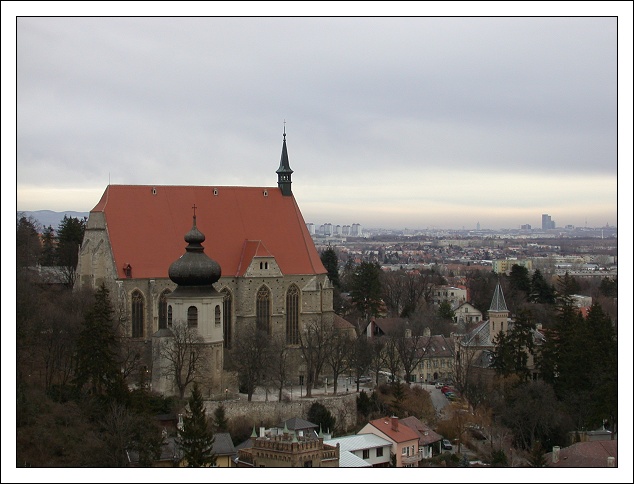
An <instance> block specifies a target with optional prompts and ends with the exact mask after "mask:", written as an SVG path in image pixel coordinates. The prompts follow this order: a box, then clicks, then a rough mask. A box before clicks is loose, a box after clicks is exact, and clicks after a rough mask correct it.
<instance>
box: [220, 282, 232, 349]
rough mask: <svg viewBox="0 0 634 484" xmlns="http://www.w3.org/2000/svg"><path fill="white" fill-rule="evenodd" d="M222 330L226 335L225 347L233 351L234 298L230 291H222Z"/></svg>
mask: <svg viewBox="0 0 634 484" xmlns="http://www.w3.org/2000/svg"><path fill="white" fill-rule="evenodd" d="M222 294H223V296H224V297H223V299H222V330H223V334H224V347H225V348H227V349H231V329H232V328H231V306H232V304H231V303H232V299H233V298H232V297H231V292H230V291H229V289H223V290H222Z"/></svg>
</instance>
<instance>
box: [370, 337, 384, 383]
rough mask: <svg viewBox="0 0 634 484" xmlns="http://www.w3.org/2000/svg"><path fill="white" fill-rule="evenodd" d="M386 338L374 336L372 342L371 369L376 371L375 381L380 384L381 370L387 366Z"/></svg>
mask: <svg viewBox="0 0 634 484" xmlns="http://www.w3.org/2000/svg"><path fill="white" fill-rule="evenodd" d="M385 341H386V340H385V338H372V339H371V340H370V341H369V343H370V356H371V358H370V369H371V370H372V371H373V372H374V383H375V384H376V385H378V384H379V372H380V371H381V370H382V369H383V367H384V366H385V351H384V350H385Z"/></svg>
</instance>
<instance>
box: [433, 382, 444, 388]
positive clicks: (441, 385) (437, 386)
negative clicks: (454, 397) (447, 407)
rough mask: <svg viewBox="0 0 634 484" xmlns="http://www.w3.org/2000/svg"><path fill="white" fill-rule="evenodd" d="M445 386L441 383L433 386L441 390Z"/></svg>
mask: <svg viewBox="0 0 634 484" xmlns="http://www.w3.org/2000/svg"><path fill="white" fill-rule="evenodd" d="M444 385H445V384H444V383H443V382H440V381H439V382H436V385H434V386H435V387H436V388H442V387H443V386H444Z"/></svg>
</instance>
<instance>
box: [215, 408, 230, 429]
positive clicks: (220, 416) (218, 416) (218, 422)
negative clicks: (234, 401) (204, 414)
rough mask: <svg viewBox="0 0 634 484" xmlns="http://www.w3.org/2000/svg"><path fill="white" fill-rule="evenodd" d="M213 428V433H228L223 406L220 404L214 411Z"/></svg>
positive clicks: (227, 423) (227, 422)
mask: <svg viewBox="0 0 634 484" xmlns="http://www.w3.org/2000/svg"><path fill="white" fill-rule="evenodd" d="M213 428H214V432H215V433H222V432H228V428H229V421H228V420H227V416H226V414H225V406H224V405H222V404H220V405H219V406H218V407H217V408H216V410H214V421H213Z"/></svg>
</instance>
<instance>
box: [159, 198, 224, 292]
mask: <svg viewBox="0 0 634 484" xmlns="http://www.w3.org/2000/svg"><path fill="white" fill-rule="evenodd" d="M204 241H205V235H204V234H203V233H202V232H201V231H200V230H198V227H196V206H194V224H193V225H192V228H191V230H190V231H189V232H187V234H185V242H187V247H185V253H184V254H183V255H182V256H180V257H179V258H178V259H177V260H175V261H174V262H172V264H171V265H170V267H169V271H168V275H169V278H170V279H171V280H172V281H173V282H175V283H176V284H177V285H178V287H177V288H176V290H175V291H174V293H176V292H178V291H179V290H181V292H182V290H183V288H185V287H187V288H189V287H191V288H203V287H207V288H210V287H211V288H213V284H214V283H215V282H218V280H219V279H220V275H221V269H220V264H218V263H217V262H216V261H215V260H213V259H212V258H210V257H209V256H208V255H207V254H205V248H204V247H203V246H202V243H203V242H204Z"/></svg>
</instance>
